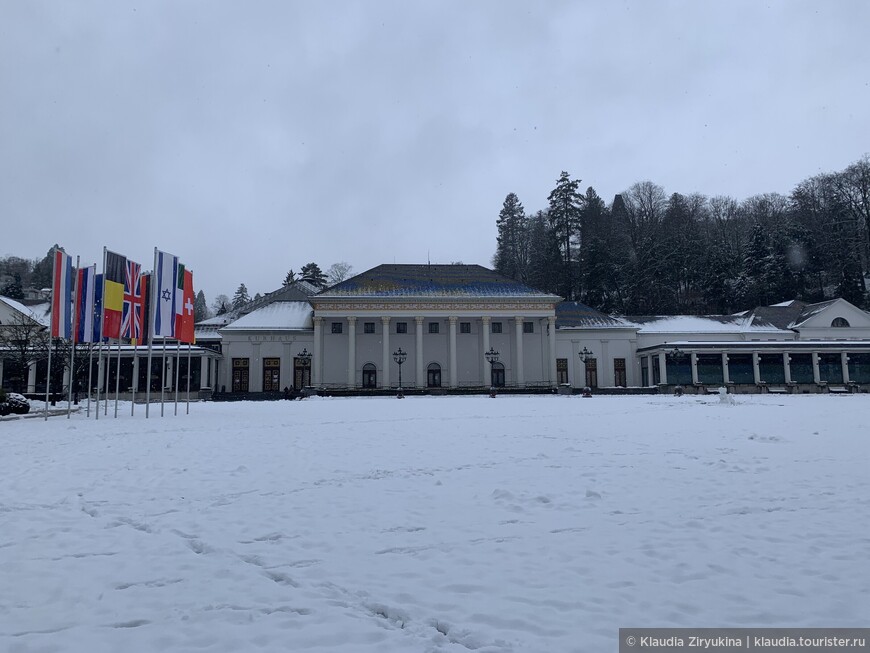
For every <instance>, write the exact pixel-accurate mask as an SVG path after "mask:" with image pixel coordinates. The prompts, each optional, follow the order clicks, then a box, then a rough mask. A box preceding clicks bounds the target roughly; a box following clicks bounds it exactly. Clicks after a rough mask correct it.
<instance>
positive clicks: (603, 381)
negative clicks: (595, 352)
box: [598, 340, 613, 386]
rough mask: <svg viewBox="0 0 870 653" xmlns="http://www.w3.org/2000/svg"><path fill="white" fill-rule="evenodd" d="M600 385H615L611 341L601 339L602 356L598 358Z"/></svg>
mask: <svg viewBox="0 0 870 653" xmlns="http://www.w3.org/2000/svg"><path fill="white" fill-rule="evenodd" d="M598 363H599V365H598V385H604V386H608V385H613V378H612V377H611V375H612V374H613V362H612V361H611V360H610V341H609V340H602V341H601V358H599V359H598Z"/></svg>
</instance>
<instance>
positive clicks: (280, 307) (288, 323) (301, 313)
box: [222, 302, 314, 331]
mask: <svg viewBox="0 0 870 653" xmlns="http://www.w3.org/2000/svg"><path fill="white" fill-rule="evenodd" d="M312 313H313V310H312V308H311V304H309V303H308V302H273V303H272V304H268V305H267V306H263V307H262V308H258V309H257V310H256V311H252V312H250V313H248V314H247V315H244V316H242V317H240V318H239V319H238V320H236V321H235V322H233V323H232V324H229V325H227V326H225V327H224V328H223V329H222V331H259V330H272V329H313V328H314V322H313V320H312V319H311V316H312Z"/></svg>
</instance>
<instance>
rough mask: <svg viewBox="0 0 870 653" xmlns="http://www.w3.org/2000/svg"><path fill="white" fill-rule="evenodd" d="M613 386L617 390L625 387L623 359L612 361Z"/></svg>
mask: <svg viewBox="0 0 870 653" xmlns="http://www.w3.org/2000/svg"><path fill="white" fill-rule="evenodd" d="M613 385H615V386H617V387H619V388H624V387H625V386H626V383H625V359H624V358H614V359H613Z"/></svg>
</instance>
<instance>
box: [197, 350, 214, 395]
mask: <svg viewBox="0 0 870 653" xmlns="http://www.w3.org/2000/svg"><path fill="white" fill-rule="evenodd" d="M199 387H200V388H201V389H202V388H211V387H212V385H211V379H210V378H209V373H208V356H206V355H205V354H201V355H200V357H199Z"/></svg>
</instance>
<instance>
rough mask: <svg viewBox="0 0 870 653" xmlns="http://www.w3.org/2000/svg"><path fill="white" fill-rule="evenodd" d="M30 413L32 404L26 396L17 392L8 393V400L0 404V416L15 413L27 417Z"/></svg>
mask: <svg viewBox="0 0 870 653" xmlns="http://www.w3.org/2000/svg"><path fill="white" fill-rule="evenodd" d="M29 412H30V402H29V401H27V398H26V397H25V396H24V395H20V394H18V393H17V392H7V393H6V400H5V401H3V402H0V415H8V414H9V413H15V414H16V415H26V414H27V413H29Z"/></svg>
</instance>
